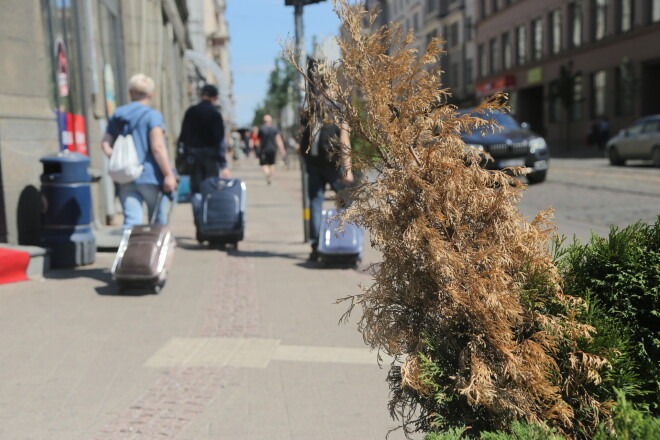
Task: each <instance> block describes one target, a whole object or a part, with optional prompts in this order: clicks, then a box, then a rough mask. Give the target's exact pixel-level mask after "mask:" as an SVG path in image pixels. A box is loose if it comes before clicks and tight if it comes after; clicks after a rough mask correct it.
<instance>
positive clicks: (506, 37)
mask: <svg viewBox="0 0 660 440" xmlns="http://www.w3.org/2000/svg"><path fill="white" fill-rule="evenodd" d="M502 67H504V70H508V69H510V68H511V67H513V53H512V51H511V34H509V33H508V32H507V33H506V34H502Z"/></svg>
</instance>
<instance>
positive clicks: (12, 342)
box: [0, 161, 404, 440]
mask: <svg viewBox="0 0 660 440" xmlns="http://www.w3.org/2000/svg"><path fill="white" fill-rule="evenodd" d="M233 173H234V175H235V177H239V178H242V179H244V180H245V181H246V183H247V187H248V208H247V209H248V210H247V232H246V239H245V241H243V242H241V243H240V245H239V249H238V250H228V251H222V250H211V249H207V248H205V247H201V246H199V245H198V244H197V242H196V241H195V240H194V226H193V223H192V215H191V212H190V205H188V204H182V205H178V206H177V207H176V209H175V211H174V215H173V221H172V226H173V229H174V232H175V235H176V237H177V242H178V245H179V247H178V249H177V251H176V256H175V261H174V264H173V269H172V273H171V274H170V276H169V278H168V283H167V285H166V286H165V288H164V289H163V291H162V292H161V293H160V294H159V295H144V296H118V295H116V293H115V292H116V290H115V289H114V286H113V284H112V281H111V277H110V274H109V267H110V265H111V264H112V260H113V258H114V254H112V253H99V254H98V255H97V260H96V263H95V264H94V265H92V266H88V267H83V268H79V269H77V270H58V271H52V272H50V273H49V274H48V275H47V278H46V279H45V280H43V281H29V282H24V283H17V284H10V285H6V286H0V346H1V347H2V352H0V376H1V377H2V381H0V440H24V439H39V440H60V439H62V440H64V439H66V440H74V439H76V440H89V439H95V440H108V439H117V440H127V439H130V440H134V439H161V438H162V439H180V440H193V439H194V440H206V439H208V440H211V439H213V440H216V439H232V440H237V439H260V440H261V439H269V440H275V439H284V440H289V439H314V440H321V439H337V440H339V439H341V440H346V439H356V440H357V439H360V440H362V439H384V438H385V435H386V434H387V432H388V430H389V429H392V428H394V427H396V423H395V422H394V421H392V420H391V419H390V418H389V414H388V411H387V400H388V393H389V390H388V386H387V383H386V382H385V378H386V375H387V368H384V369H379V367H378V366H377V364H376V354H375V353H372V352H370V351H369V350H368V349H367V348H366V347H365V346H364V344H363V342H362V337H361V335H360V334H359V333H358V332H357V329H356V322H357V319H358V317H359V316H358V315H357V313H359V311H356V315H354V316H353V317H352V318H351V319H350V321H349V323H348V324H338V321H339V319H340V317H341V315H342V314H343V312H344V311H345V310H346V306H345V305H343V304H340V305H336V304H334V302H335V300H336V299H337V298H340V297H344V296H347V295H353V294H358V293H359V292H360V289H359V285H360V284H362V285H364V286H368V285H369V284H370V281H371V280H370V277H369V276H368V275H366V274H365V273H362V272H361V271H360V270H353V269H332V268H318V267H317V266H315V265H310V264H309V263H307V262H306V261H305V258H306V257H307V254H308V252H309V248H308V246H307V245H305V244H303V243H302V220H301V202H300V174H299V171H298V170H285V169H284V167H279V169H278V174H277V175H276V176H275V179H274V182H273V184H272V185H271V186H267V185H266V182H265V179H264V178H263V177H262V175H261V171H260V170H259V169H258V167H257V165H256V163H254V161H250V162H249V163H248V162H245V161H244V162H243V163H242V164H241V167H240V168H234V169H233ZM367 243H368V242H367ZM376 259H377V255H376V254H375V252H374V251H372V250H370V249H368V250H367V251H366V255H365V261H364V262H363V263H362V267H363V268H364V267H366V266H367V265H368V264H369V263H370V262H374V261H376ZM403 437H404V436H403V434H402V433H401V432H400V431H397V432H396V433H393V434H392V435H391V436H390V438H391V439H401V438H403Z"/></svg>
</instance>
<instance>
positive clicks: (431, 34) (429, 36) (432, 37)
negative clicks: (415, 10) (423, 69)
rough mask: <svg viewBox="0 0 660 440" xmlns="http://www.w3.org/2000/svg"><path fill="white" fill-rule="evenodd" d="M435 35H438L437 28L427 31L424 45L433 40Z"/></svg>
mask: <svg viewBox="0 0 660 440" xmlns="http://www.w3.org/2000/svg"><path fill="white" fill-rule="evenodd" d="M437 36H438V31H437V30H434V31H432V32H429V33H428V34H426V45H427V46H428V45H429V43H431V41H433V39H434V38H436V37H437Z"/></svg>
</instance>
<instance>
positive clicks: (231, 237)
mask: <svg viewBox="0 0 660 440" xmlns="http://www.w3.org/2000/svg"><path fill="white" fill-rule="evenodd" d="M245 192H246V187H245V182H243V181H241V180H239V179H221V178H214V177H209V178H208V179H205V180H204V181H202V183H201V185H200V193H201V196H202V200H201V206H199V207H198V208H197V210H196V211H197V212H196V213H195V216H196V219H195V220H196V221H195V223H196V225H197V241H199V242H200V243H203V242H205V241H208V242H209V243H210V244H220V245H224V244H228V243H230V244H232V245H234V247H235V248H238V242H239V241H241V240H243V237H244V235H245Z"/></svg>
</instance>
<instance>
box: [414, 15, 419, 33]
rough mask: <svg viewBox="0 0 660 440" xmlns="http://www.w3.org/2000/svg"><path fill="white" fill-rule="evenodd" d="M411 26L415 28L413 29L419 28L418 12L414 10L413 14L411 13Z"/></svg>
mask: <svg viewBox="0 0 660 440" xmlns="http://www.w3.org/2000/svg"><path fill="white" fill-rule="evenodd" d="M413 27H414V28H415V31H417V30H418V29H419V14H418V13H416V12H415V15H413Z"/></svg>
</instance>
